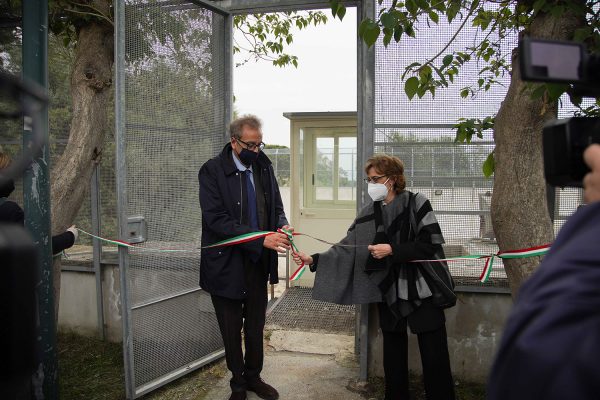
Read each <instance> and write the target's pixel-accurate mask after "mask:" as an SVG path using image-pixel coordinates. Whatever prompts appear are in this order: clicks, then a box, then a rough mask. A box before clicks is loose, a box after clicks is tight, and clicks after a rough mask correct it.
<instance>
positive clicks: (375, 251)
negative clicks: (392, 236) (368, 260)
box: [367, 243, 392, 259]
mask: <svg viewBox="0 0 600 400" xmlns="http://www.w3.org/2000/svg"><path fill="white" fill-rule="evenodd" d="M367 249H368V250H369V252H370V253H371V255H372V256H373V258H377V259H380V258H383V257H387V256H391V255H392V246H390V245H389V244H387V243H382V244H371V245H369V247H367Z"/></svg>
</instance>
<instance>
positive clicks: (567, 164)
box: [519, 37, 600, 187]
mask: <svg viewBox="0 0 600 400" xmlns="http://www.w3.org/2000/svg"><path fill="white" fill-rule="evenodd" d="M519 59H520V64H521V65H520V70H521V76H522V79H523V80H525V81H538V82H549V83H568V84H571V85H572V86H573V92H574V94H575V95H576V96H581V97H600V68H599V67H600V57H598V56H595V55H591V54H589V53H588V52H587V51H586V49H585V47H584V46H583V44H581V43H575V42H561V41H550V40H541V39H531V38H528V37H525V38H523V39H522V40H521V41H520V43H519ZM542 141H543V142H542V143H543V148H544V173H545V176H546V182H548V184H550V185H552V186H560V187H565V186H571V187H581V186H583V177H584V176H585V174H586V173H587V172H589V168H588V167H587V165H586V164H585V163H584V161H583V152H584V151H585V149H586V147H588V146H589V145H590V144H592V143H600V118H596V117H572V118H567V119H561V120H553V121H551V122H549V123H548V124H546V126H545V127H544V131H543V139H542Z"/></svg>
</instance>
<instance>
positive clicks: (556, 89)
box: [546, 83, 569, 101]
mask: <svg viewBox="0 0 600 400" xmlns="http://www.w3.org/2000/svg"><path fill="white" fill-rule="evenodd" d="M568 88H569V85H567V84H562V83H546V90H547V91H548V97H549V98H550V99H549V100H550V101H556V100H558V99H559V98H560V96H562V94H563V93H565V92H566V91H567V89H568Z"/></svg>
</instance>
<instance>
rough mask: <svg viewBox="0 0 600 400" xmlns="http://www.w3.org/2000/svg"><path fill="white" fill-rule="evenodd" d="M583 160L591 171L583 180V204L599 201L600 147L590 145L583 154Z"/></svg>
mask: <svg viewBox="0 0 600 400" xmlns="http://www.w3.org/2000/svg"><path fill="white" fill-rule="evenodd" d="M583 159H584V160H585V163H586V164H587V165H588V167H590V169H591V170H592V171H591V172H589V173H588V174H587V175H586V176H585V178H583V188H584V193H583V194H584V199H585V202H586V203H593V202H595V201H600V145H598V144H592V145H590V146H589V147H588V148H587V149H586V150H585V152H584V153H583Z"/></svg>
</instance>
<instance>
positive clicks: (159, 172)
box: [115, 0, 231, 399]
mask: <svg viewBox="0 0 600 400" xmlns="http://www.w3.org/2000/svg"><path fill="white" fill-rule="evenodd" d="M115 21H116V38H117V39H116V62H115V65H116V67H115V69H116V94H115V103H116V107H115V110H116V114H115V119H116V147H117V148H116V153H117V168H116V169H117V171H118V172H117V173H118V176H117V192H118V193H117V198H118V208H119V225H120V238H121V239H122V240H126V241H129V242H139V245H138V248H136V249H133V250H132V249H130V250H129V251H127V249H124V248H120V253H119V265H120V272H121V310H122V319H123V349H124V359H125V381H126V393H127V398H128V399H130V398H136V397H139V396H141V395H142V394H144V393H147V392H149V391H151V390H153V389H156V388H157V387H159V386H162V385H164V384H165V383H167V382H169V381H172V380H173V379H176V378H178V377H179V376H182V375H183V374H185V373H188V372H190V371H191V370H193V369H195V368H198V367H200V366H202V365H204V364H206V363H208V362H210V361H212V360H214V359H215V358H218V357H221V356H222V355H223V349H222V347H223V344H222V340H221V335H220V333H219V328H218V325H217V321H216V318H215V315H214V310H213V307H212V303H211V301H210V296H209V295H208V294H207V293H205V292H204V291H202V290H201V289H200V288H199V285H198V282H199V266H200V250H199V247H200V234H201V212H200V206H199V202H198V179H197V174H198V170H199V168H200V166H201V165H202V164H203V163H204V162H205V161H207V160H208V159H210V158H212V157H213V156H214V155H215V154H217V153H218V151H219V150H220V149H221V147H222V145H223V143H225V142H224V139H225V137H226V124H227V123H228V121H229V120H230V116H231V40H230V38H231V17H230V15H229V14H228V13H227V12H225V11H223V10H220V9H218V8H217V7H215V6H214V5H210V4H205V3H204V2H201V1H197V0H193V1H180V0H121V1H115Z"/></svg>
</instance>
